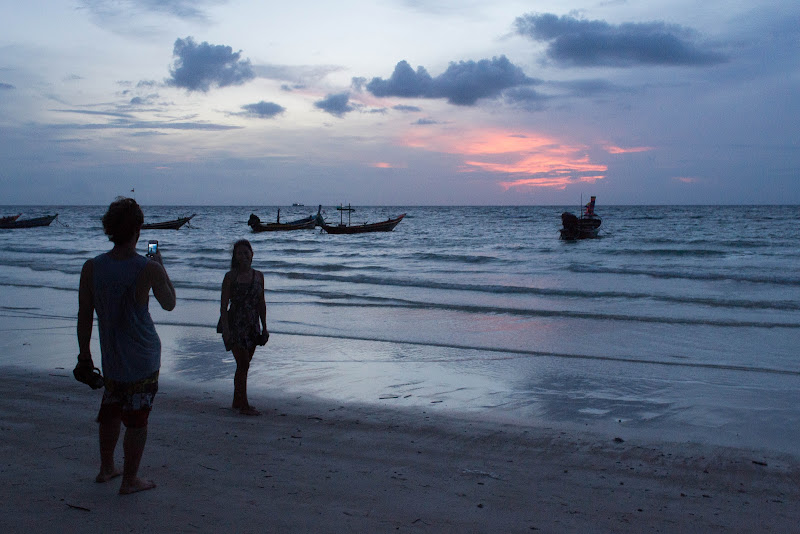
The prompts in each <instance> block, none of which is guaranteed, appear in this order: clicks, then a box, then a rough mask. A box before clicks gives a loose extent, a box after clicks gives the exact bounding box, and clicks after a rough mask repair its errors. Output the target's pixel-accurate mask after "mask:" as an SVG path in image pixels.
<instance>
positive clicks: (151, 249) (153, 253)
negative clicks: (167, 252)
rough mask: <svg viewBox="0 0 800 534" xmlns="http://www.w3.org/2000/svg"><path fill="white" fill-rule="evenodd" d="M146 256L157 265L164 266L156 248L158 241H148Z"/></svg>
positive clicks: (159, 252)
mask: <svg viewBox="0 0 800 534" xmlns="http://www.w3.org/2000/svg"><path fill="white" fill-rule="evenodd" d="M146 255H147V257H148V258H153V259H154V260H155V261H157V262H158V263H160V264H162V265H163V264H164V262H163V261H162V260H161V251H160V250H159V248H158V241H157V240H155V239H151V240H150V241H148V242H147V254H146Z"/></svg>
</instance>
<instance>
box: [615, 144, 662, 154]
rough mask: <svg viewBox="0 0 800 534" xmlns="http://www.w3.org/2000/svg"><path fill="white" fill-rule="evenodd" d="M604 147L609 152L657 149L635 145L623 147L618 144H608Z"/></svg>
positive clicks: (631, 152)
mask: <svg viewBox="0 0 800 534" xmlns="http://www.w3.org/2000/svg"><path fill="white" fill-rule="evenodd" d="M604 148H605V150H606V152H608V153H609V154H633V153H636V152H649V151H650V150H655V149H654V148H653V147H651V146H634V147H630V148H622V147H618V146H611V145H608V146H606V147H604Z"/></svg>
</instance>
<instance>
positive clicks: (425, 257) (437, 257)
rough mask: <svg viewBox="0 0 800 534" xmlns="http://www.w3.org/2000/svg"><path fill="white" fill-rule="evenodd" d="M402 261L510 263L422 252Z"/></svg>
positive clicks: (473, 256) (486, 258) (469, 256)
mask: <svg viewBox="0 0 800 534" xmlns="http://www.w3.org/2000/svg"><path fill="white" fill-rule="evenodd" d="M401 259H406V260H416V261H433V262H439V261H441V262H453V263H462V264H468V265H469V264H475V265H484V264H493V263H509V262H508V261H507V260H503V259H500V258H497V257H495V256H486V255H467V254H443V253H441V252H422V253H418V254H408V255H406V256H402V257H401Z"/></svg>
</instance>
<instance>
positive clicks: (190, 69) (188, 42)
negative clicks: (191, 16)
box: [167, 37, 255, 92]
mask: <svg viewBox="0 0 800 534" xmlns="http://www.w3.org/2000/svg"><path fill="white" fill-rule="evenodd" d="M173 55H174V56H175V57H176V59H175V61H174V62H173V64H172V66H171V67H170V70H169V72H170V74H171V76H172V77H171V78H169V79H167V85H170V86H173V87H181V88H183V89H186V90H187V91H203V92H207V91H208V90H209V89H210V88H211V87H212V86H216V87H226V86H228V85H241V84H243V83H245V82H247V81H249V80H252V79H253V78H255V73H254V72H253V67H252V65H251V64H250V60H249V59H239V58H240V55H241V51H239V52H234V51H233V49H232V48H231V47H230V46H224V45H211V44H208V43H207V42H205V41H204V42H202V43H200V44H197V43H196V42H195V41H194V39H192V38H191V37H187V38H186V39H177V40H176V41H175V47H174V50H173Z"/></svg>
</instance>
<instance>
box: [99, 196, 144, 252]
mask: <svg viewBox="0 0 800 534" xmlns="http://www.w3.org/2000/svg"><path fill="white" fill-rule="evenodd" d="M143 222H144V215H143V214H142V208H140V207H139V204H137V203H136V201H135V200H133V199H132V198H125V197H117V198H116V199H115V200H114V202H112V203H111V205H110V206H109V207H108V211H107V212H106V214H105V215H103V230H104V231H105V233H106V235H108V239H109V240H110V241H113V242H114V244H120V243H126V242H128V241H129V240H130V239H131V238H132V237H133V236H134V235H135V234H136V232H138V231H139V229H140V228H141V227H142V223H143Z"/></svg>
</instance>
